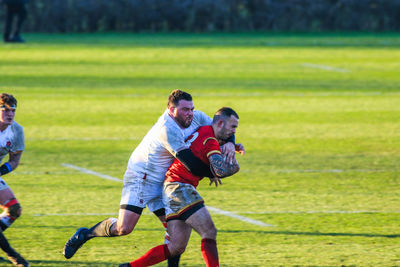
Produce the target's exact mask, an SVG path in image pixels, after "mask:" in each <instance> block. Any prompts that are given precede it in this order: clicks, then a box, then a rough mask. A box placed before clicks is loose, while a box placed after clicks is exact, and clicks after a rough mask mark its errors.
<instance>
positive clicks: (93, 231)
mask: <svg viewBox="0 0 400 267" xmlns="http://www.w3.org/2000/svg"><path fill="white" fill-rule="evenodd" d="M116 222H117V219H115V218H107V219H105V220H103V221H101V222H99V223H98V224H96V225H95V226H93V227H92V228H90V229H89V231H88V234H87V237H88V238H89V239H90V238H93V237H101V236H102V237H111V236H115V235H113V234H112V233H111V227H112V225H113V224H114V223H116Z"/></svg>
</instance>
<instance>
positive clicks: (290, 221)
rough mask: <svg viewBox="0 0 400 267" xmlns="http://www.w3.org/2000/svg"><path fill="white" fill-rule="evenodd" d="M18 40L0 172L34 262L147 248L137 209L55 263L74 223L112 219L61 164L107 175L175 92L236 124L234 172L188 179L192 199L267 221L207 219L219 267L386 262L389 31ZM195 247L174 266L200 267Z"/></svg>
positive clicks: (397, 243) (80, 176) (106, 256)
mask: <svg viewBox="0 0 400 267" xmlns="http://www.w3.org/2000/svg"><path fill="white" fill-rule="evenodd" d="M25 37H26V39H27V40H28V41H29V42H28V43H27V44H23V45H9V44H7V45H4V44H0V88H1V91H7V92H9V93H12V94H14V95H15V96H16V97H17V99H18V100H19V108H18V111H17V115H16V121H17V122H19V123H20V124H22V125H23V126H24V129H25V138H26V151H25V152H24V154H23V157H22V163H21V165H20V166H19V168H18V169H17V170H16V171H14V172H12V173H11V174H9V175H7V176H4V179H5V180H6V181H7V183H8V184H9V185H10V187H11V188H12V189H13V190H14V192H15V194H16V195H17V197H18V199H19V201H20V202H21V204H22V206H23V208H24V212H23V216H22V217H21V218H20V219H18V220H17V222H16V223H15V224H14V225H13V227H11V228H10V229H8V230H7V231H6V232H5V234H6V236H7V237H8V238H9V240H10V241H11V243H12V245H13V246H14V247H15V248H16V249H17V250H18V251H20V252H21V254H22V255H24V256H26V258H27V259H29V260H30V262H31V263H32V266H56V267H57V266H117V264H118V263H121V262H126V261H129V260H133V259H134V258H136V257H138V256H140V255H141V254H142V253H144V252H145V251H147V250H148V249H149V248H151V247H153V246H155V245H157V244H159V243H161V241H162V239H163V234H164V232H163V229H162V227H161V225H160V223H159V222H158V220H157V219H156V217H155V216H153V215H151V214H149V213H148V212H145V213H144V215H143V216H142V218H141V220H140V221H139V224H138V225H137V228H136V229H135V230H134V232H133V233H132V234H130V235H129V236H125V237H120V238H112V239H107V238H98V239H94V240H91V241H90V242H88V243H87V244H86V245H85V246H84V247H82V248H81V249H80V250H79V252H78V253H77V254H76V255H75V257H73V258H72V259H71V260H68V261H67V260H65V259H64V257H63V256H62V254H61V251H62V248H63V245H64V243H65V241H66V240H67V239H68V238H69V237H70V235H72V234H73V233H74V232H75V230H76V229H77V228H78V227H81V226H91V225H93V224H95V223H97V222H98V221H100V220H102V219H104V218H106V217H109V216H110V215H107V214H116V213H117V212H118V207H119V200H120V193H121V188H122V187H121V183H119V182H115V181H110V180H106V179H101V178H100V177H97V176H94V175H89V174H85V173H82V172H80V171H77V170H74V169H71V168H67V167H65V166H63V165H62V164H63V163H68V164H73V165H75V166H79V167H82V168H86V169H89V170H93V171H96V172H98V173H101V174H106V175H110V176H113V177H116V178H119V179H121V178H122V176H123V173H124V171H125V168H126V164H127V161H128V158H129V156H130V154H131V152H132V151H133V149H134V148H135V147H136V145H137V144H138V143H139V142H140V140H141V138H142V137H143V136H144V135H145V133H146V132H147V130H148V129H150V127H151V126H152V124H153V123H154V122H155V121H156V119H157V118H158V116H159V115H160V114H161V113H162V112H163V110H164V109H165V107H166V100H167V96H168V94H169V92H170V91H171V90H172V89H175V88H181V89H185V90H188V91H189V92H191V93H192V95H193V96H194V103H195V106H196V108H197V109H200V110H203V111H205V112H206V113H208V114H209V115H212V114H213V112H215V111H216V110H217V109H218V108H220V107H221V106H231V107H233V108H234V109H235V110H237V111H238V113H239V116H240V125H239V129H238V132H237V136H236V139H237V140H238V141H240V142H242V143H244V144H245V146H246V149H247V153H246V155H245V156H244V157H240V158H239V163H240V165H241V171H240V173H239V174H237V175H235V176H234V177H232V178H228V179H226V180H225V181H224V184H223V186H221V187H219V188H213V187H209V186H208V183H207V182H204V183H201V184H200V186H199V191H200V193H201V194H202V196H203V197H204V198H205V200H206V204H207V205H209V206H211V207H215V208H218V209H221V210H224V211H229V212H232V213H234V214H236V215H240V216H244V217H246V218H248V219H252V220H257V221H260V222H263V223H265V224H271V225H273V226H272V227H267V226H259V225H256V224H253V223H251V222H249V221H247V222H246V221H243V220H239V219H235V218H232V217H228V216H225V215H222V214H219V213H214V212H213V213H212V216H213V219H214V221H215V223H216V226H217V228H218V229H219V234H218V244H219V253H220V262H221V266H246V267H250V266H400V225H399V223H400V177H399V170H400V166H399V162H400V123H399V122H400V120H399V117H400V35H396V34H382V35H379V36H376V35H375V36H374V35H372V34H345V35H342V36H341V35H339V34H321V35H310V34H308V35H306V34H304V35H294V36H293V35H288V34H275V35H263V34H253V35H251V34H237V35H230V34H216V35H196V34H186V35H185V34H160V35H151V34H138V35H130V34H95V35H45V34H31V35H25ZM96 214H97V215H96ZM112 216H115V215H112ZM199 242H200V238H199V237H198V235H197V234H193V235H192V238H191V241H190V244H189V247H188V249H187V251H186V252H185V254H184V255H183V257H182V261H181V263H182V264H181V265H182V266H204V264H203V261H202V258H201V254H200V243H199ZM3 254H4V253H3ZM0 255H1V254H0ZM0 266H8V264H7V263H0ZM158 266H166V263H162V264H159V265H158Z"/></svg>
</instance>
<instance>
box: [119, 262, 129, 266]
mask: <svg viewBox="0 0 400 267" xmlns="http://www.w3.org/2000/svg"><path fill="white" fill-rule="evenodd" d="M118 267H131V265H130V264H129V263H128V262H127V263H122V264H120V265H119V266H118Z"/></svg>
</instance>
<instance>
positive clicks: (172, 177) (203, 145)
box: [165, 125, 221, 187]
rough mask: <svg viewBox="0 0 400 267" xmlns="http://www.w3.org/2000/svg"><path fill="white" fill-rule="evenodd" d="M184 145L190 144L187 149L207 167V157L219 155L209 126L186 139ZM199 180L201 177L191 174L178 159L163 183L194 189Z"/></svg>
mask: <svg viewBox="0 0 400 267" xmlns="http://www.w3.org/2000/svg"><path fill="white" fill-rule="evenodd" d="M186 143H189V144H190V147H189V148H190V150H192V152H193V154H194V155H195V156H196V157H198V158H200V159H201V161H203V162H204V163H205V164H207V165H210V161H209V160H208V157H209V156H211V155H213V154H221V148H220V146H219V144H218V141H217V138H215V135H214V130H213V128H212V127H211V126H209V125H208V126H202V127H200V128H199V129H198V130H197V131H196V132H194V133H193V134H192V135H191V136H189V137H188V138H187V140H186ZM201 179H203V177H200V176H196V175H194V174H193V173H191V172H190V171H189V170H188V169H186V167H185V166H184V165H183V164H182V163H181V162H180V161H179V160H178V159H175V160H174V162H173V163H172V165H171V166H170V167H169V169H168V171H167V173H166V174H165V181H167V182H180V183H187V184H191V185H193V186H194V187H197V185H198V184H199V181H200V180H201Z"/></svg>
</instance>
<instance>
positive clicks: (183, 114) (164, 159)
mask: <svg viewBox="0 0 400 267" xmlns="http://www.w3.org/2000/svg"><path fill="white" fill-rule="evenodd" d="M211 123H212V119H211V118H210V117H208V116H207V115H206V114H205V113H203V112H201V111H198V110H194V105H193V101H192V96H191V95H190V94H188V93H186V92H183V91H181V90H174V91H172V92H171V94H170V95H169V97H168V106H167V110H166V111H165V112H164V113H163V114H162V115H161V117H160V118H159V119H158V121H157V122H156V124H155V125H154V126H153V127H152V128H151V129H150V130H149V132H148V133H147V134H146V136H145V137H144V138H143V140H142V141H141V143H140V144H139V145H138V146H137V147H136V149H135V150H134V151H133V153H132V155H131V157H130V159H129V161H128V167H127V170H126V172H125V175H124V185H123V189H122V196H121V202H120V210H119V216H118V219H116V218H107V219H105V220H103V221H101V222H99V223H98V224H96V225H94V226H93V227H91V228H89V229H88V228H79V229H78V230H77V231H76V233H75V234H74V235H72V237H71V238H70V239H69V240H68V241H67V243H66V244H65V246H64V251H63V253H64V256H65V258H67V259H69V258H71V257H72V256H73V255H74V254H75V252H76V251H77V250H78V249H79V248H80V247H81V246H82V245H83V244H84V243H85V242H86V241H88V240H89V239H91V238H94V237H113V236H123V235H127V234H129V233H131V232H132V230H133V229H134V228H135V225H136V223H137V222H138V220H139V218H140V215H141V213H142V210H143V209H144V208H145V207H146V206H147V207H148V209H149V210H150V211H151V212H153V213H154V214H155V215H156V216H158V218H159V219H160V221H161V222H162V223H163V225H164V227H165V228H166V221H165V209H164V204H163V202H162V189H163V182H164V179H165V173H166V171H167V169H168V167H169V166H170V165H171V164H172V162H173V160H174V158H175V157H176V158H177V159H178V160H179V161H181V162H182V163H183V164H184V165H185V167H187V168H188V169H189V170H190V171H191V172H192V173H194V174H196V175H199V176H206V177H211V178H210V180H211V183H215V184H217V182H219V181H218V180H217V178H212V177H213V175H212V173H211V170H210V168H209V166H207V165H206V164H205V163H203V162H202V161H201V160H200V159H199V158H197V157H195V156H194V155H193V153H192V151H191V150H190V149H189V148H188V146H187V145H186V143H185V139H186V138H187V137H188V136H190V135H191V134H192V133H193V132H194V131H196V130H197V129H198V128H199V127H200V126H203V125H210V124H211ZM242 149H243V150H244V148H242ZM222 152H223V153H224V155H227V160H230V159H232V158H233V157H234V154H235V145H234V136H233V137H232V138H231V139H230V140H228V142H227V143H226V144H225V145H224V146H223V147H222ZM211 183H210V185H211ZM167 239H168V234H166V242H168V240H167ZM178 265H179V257H176V258H172V259H170V260H169V261H168V266H170V267H175V266H178Z"/></svg>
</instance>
